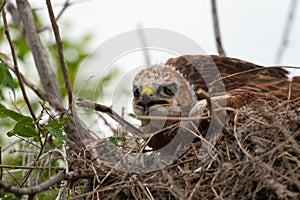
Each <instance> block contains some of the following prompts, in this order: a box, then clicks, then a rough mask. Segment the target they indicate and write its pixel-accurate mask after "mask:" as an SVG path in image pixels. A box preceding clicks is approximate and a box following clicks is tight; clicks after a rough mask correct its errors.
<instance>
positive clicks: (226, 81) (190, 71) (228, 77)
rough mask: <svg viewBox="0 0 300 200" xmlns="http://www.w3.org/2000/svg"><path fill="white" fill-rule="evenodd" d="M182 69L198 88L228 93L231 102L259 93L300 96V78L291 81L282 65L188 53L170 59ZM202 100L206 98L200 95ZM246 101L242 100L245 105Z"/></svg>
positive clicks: (219, 94) (285, 97)
mask: <svg viewBox="0 0 300 200" xmlns="http://www.w3.org/2000/svg"><path fill="white" fill-rule="evenodd" d="M166 64H168V65H171V66H173V67H174V68H175V69H176V70H177V71H179V72H180V73H181V74H182V75H183V76H184V77H185V78H186V79H187V81H188V82H189V83H190V84H191V85H192V86H193V88H194V90H195V91H197V90H198V89H199V88H200V89H203V90H204V91H206V92H209V94H210V95H211V96H221V95H224V94H229V95H231V96H232V97H233V98H232V99H231V101H234V102H236V103H237V104H239V103H238V102H239V101H244V102H245V103H249V102H251V101H252V100H254V99H255V98H257V96H261V95H263V96H266V95H271V96H276V97H279V98H281V99H290V98H297V97H300V81H299V80H300V77H294V79H293V81H292V82H291V81H289V79H288V75H289V72H288V71H287V70H285V69H283V68H281V67H263V66H259V65H256V64H253V63H250V62H246V61H243V60H239V59H235V58H229V57H224V56H214V55H212V56H209V55H186V56H180V57H177V58H171V59H169V60H168V61H167V63H166ZM197 97H198V99H199V100H201V99H203V97H202V96H201V95H200V96H197ZM244 102H240V103H242V104H244Z"/></svg>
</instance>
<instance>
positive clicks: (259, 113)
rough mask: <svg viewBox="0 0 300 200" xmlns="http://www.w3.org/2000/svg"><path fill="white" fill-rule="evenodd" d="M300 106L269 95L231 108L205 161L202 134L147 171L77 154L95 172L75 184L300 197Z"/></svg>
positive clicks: (148, 191) (192, 194)
mask: <svg viewBox="0 0 300 200" xmlns="http://www.w3.org/2000/svg"><path fill="white" fill-rule="evenodd" d="M299 107H300V100H294V101H278V100H274V99H272V100H270V99H269V100H257V101H256V102H254V103H252V104H251V105H248V106H245V107H243V108H241V109H237V110H235V111H231V112H230V113H229V115H228V116H227V118H226V119H227V120H226V123H225V127H224V130H226V131H224V132H223V133H222V134H220V136H219V138H218V140H217V141H216V144H215V145H214V147H215V148H214V149H213V150H211V152H209V157H210V159H208V160H206V161H205V162H203V159H201V156H199V155H200V154H201V152H200V151H199V149H201V148H200V147H201V145H202V143H203V141H201V140H200V141H198V142H195V143H193V144H192V145H190V146H189V148H188V149H187V150H186V151H185V152H184V154H183V155H181V156H180V157H179V158H178V159H177V160H175V161H174V162H173V163H172V164H170V165H168V166H166V167H164V168H162V169H159V170H155V171H150V172H147V173H134V172H124V171H118V170H115V169H114V168H111V167H108V166H106V165H104V164H103V163H101V161H100V162H96V160H95V162H91V161H86V160H83V159H82V155H77V157H74V155H73V157H72V158H73V159H71V160H70V161H69V162H70V163H71V165H72V163H73V165H74V169H76V170H78V171H80V170H81V171H83V170H86V169H89V170H91V169H92V171H93V172H94V176H93V178H91V179H89V183H88V184H87V182H86V181H83V180H81V181H77V182H76V181H75V182H72V184H71V187H73V188H76V187H77V190H78V188H82V185H83V183H84V184H85V185H89V187H90V190H89V191H90V192H89V193H88V195H89V197H90V198H93V199H97V198H99V199H103V198H105V199H300V108H299ZM90 157H93V156H92V155H90ZM89 159H90V158H89ZM86 188H87V187H85V190H87V189H86ZM82 190H83V189H82ZM74 191H76V190H74ZM73 194H74V193H73Z"/></svg>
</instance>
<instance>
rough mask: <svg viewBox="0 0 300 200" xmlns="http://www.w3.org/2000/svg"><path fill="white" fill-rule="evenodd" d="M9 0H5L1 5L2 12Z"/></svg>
mask: <svg viewBox="0 0 300 200" xmlns="http://www.w3.org/2000/svg"><path fill="white" fill-rule="evenodd" d="M7 1H8V0H4V1H3V2H2V4H1V6H0V12H2V10H3V9H4V7H5V5H6V4H7Z"/></svg>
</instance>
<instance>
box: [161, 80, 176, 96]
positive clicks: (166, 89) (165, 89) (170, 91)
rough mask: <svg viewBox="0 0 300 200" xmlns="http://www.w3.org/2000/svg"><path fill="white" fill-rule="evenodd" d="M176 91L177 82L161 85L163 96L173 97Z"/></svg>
mask: <svg viewBox="0 0 300 200" xmlns="http://www.w3.org/2000/svg"><path fill="white" fill-rule="evenodd" d="M176 91H177V87H176V84H175V83H172V84H170V85H163V86H161V87H160V93H161V94H162V95H163V96H168V97H173V96H175V93H176Z"/></svg>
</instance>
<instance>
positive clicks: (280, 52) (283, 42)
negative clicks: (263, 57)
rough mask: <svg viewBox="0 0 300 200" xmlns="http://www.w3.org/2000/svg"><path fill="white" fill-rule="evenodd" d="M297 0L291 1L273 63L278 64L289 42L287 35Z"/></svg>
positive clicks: (290, 27)
mask: <svg viewBox="0 0 300 200" xmlns="http://www.w3.org/2000/svg"><path fill="white" fill-rule="evenodd" d="M297 3H298V0H293V1H291V5H290V9H289V15H288V18H287V22H286V24H285V27H284V30H283V35H282V39H281V43H280V46H279V48H278V50H277V53H276V58H275V63H277V64H280V63H281V61H282V58H283V54H284V51H285V50H286V48H287V46H288V43H289V36H290V32H291V29H292V25H293V22H294V18H295V13H296V8H297Z"/></svg>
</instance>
